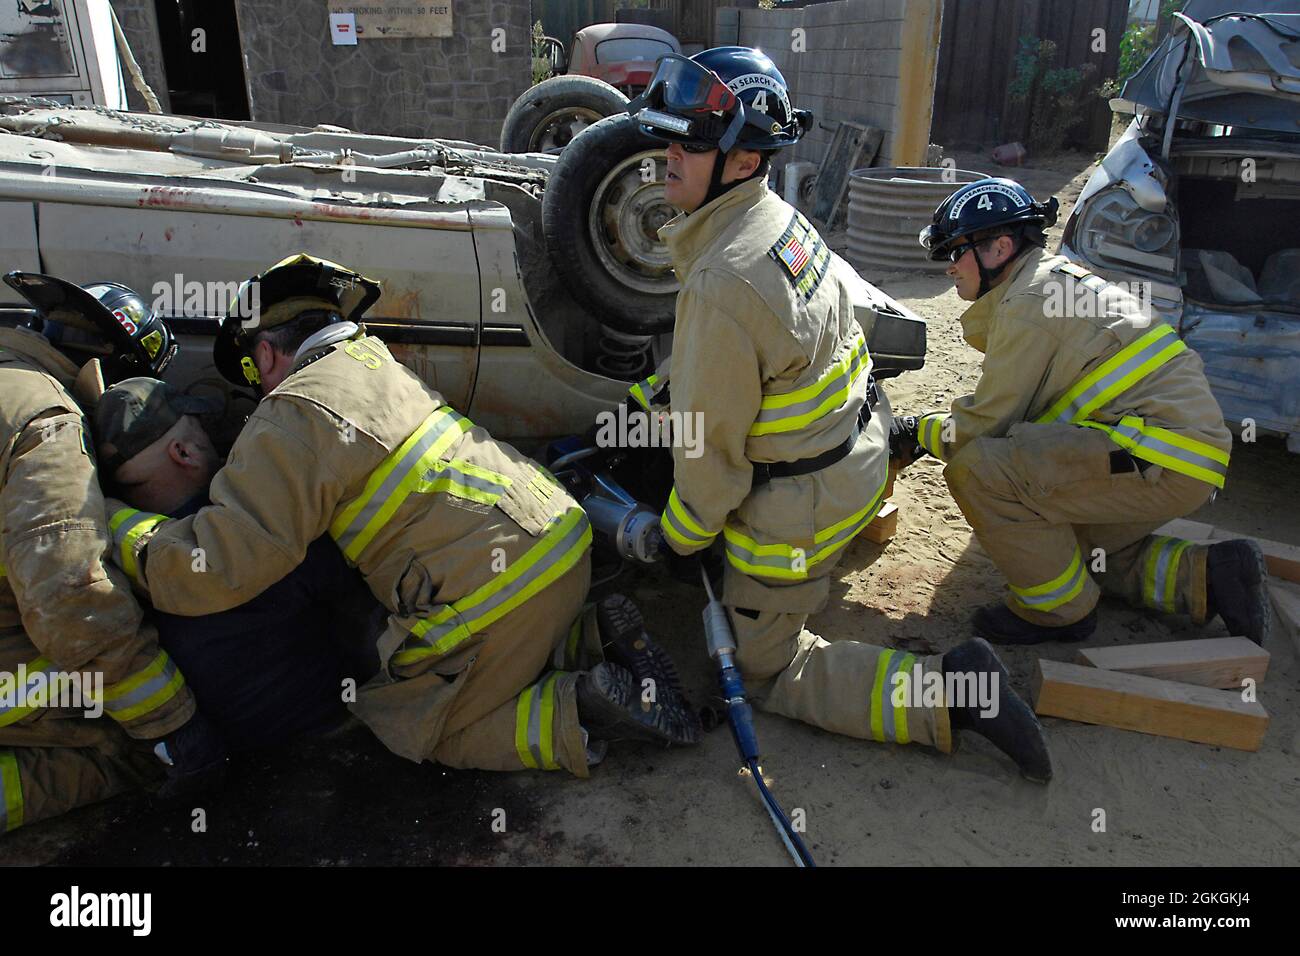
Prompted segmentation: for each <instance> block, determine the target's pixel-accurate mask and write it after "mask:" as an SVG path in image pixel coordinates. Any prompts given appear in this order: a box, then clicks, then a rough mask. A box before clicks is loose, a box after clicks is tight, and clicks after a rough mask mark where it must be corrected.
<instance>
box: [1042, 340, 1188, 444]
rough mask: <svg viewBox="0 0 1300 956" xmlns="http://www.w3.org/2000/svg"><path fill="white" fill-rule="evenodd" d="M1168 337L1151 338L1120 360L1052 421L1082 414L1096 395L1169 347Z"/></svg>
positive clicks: (1070, 420)
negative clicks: (1115, 366)
mask: <svg viewBox="0 0 1300 956" xmlns="http://www.w3.org/2000/svg"><path fill="white" fill-rule="evenodd" d="M1169 331H1170V332H1174V329H1173V328H1172V326H1171V327H1169ZM1169 338H1170V336H1169V335H1168V334H1165V335H1161V336H1158V337H1156V338H1154V339H1152V340H1151V341H1150V342H1148V343H1147V345H1146V347H1145V348H1143V349H1142V350H1141V351H1139V352H1138V353H1137V354H1135V355H1133V356H1132V357H1130V358H1128V359H1127V360H1125V361H1123V362H1121V363H1120V364H1119V366H1118V367H1117V368H1115V369H1114V370H1113V371H1112V372H1111V373H1110V374H1109V375H1106V376H1105V377H1103V378H1100V379H1098V380H1097V381H1095V382H1093V383H1092V384H1091V385H1090V386H1088V387H1087V388H1086V389H1084V390H1083V391H1082V392H1080V393H1079V394H1078V395H1076V396H1075V397H1074V399H1073V400H1072V401H1071V402H1070V404H1069V405H1067V406H1066V407H1065V408H1064V409H1062V411H1061V412H1060V414H1058V415H1057V416H1056V418H1055V419H1054V421H1058V422H1073V421H1074V420H1075V419H1076V418H1079V417H1081V416H1082V415H1083V409H1084V408H1085V407H1087V405H1088V404H1089V403H1090V402H1092V401H1093V400H1094V399H1095V398H1097V396H1099V395H1101V394H1102V393H1103V392H1106V391H1108V390H1110V389H1112V388H1115V387H1116V386H1117V385H1119V383H1120V382H1122V381H1123V380H1124V378H1125V377H1126V376H1128V375H1131V374H1133V372H1135V371H1137V370H1138V369H1139V368H1141V367H1142V365H1143V364H1145V363H1146V362H1148V361H1150V360H1151V359H1153V358H1155V357H1156V356H1157V355H1159V354H1160V353H1161V352H1163V351H1164V350H1165V349H1167V348H1169V346H1170V345H1171V344H1172V343H1171V342H1170V341H1169ZM1174 341H1178V338H1177V333H1176V332H1174Z"/></svg>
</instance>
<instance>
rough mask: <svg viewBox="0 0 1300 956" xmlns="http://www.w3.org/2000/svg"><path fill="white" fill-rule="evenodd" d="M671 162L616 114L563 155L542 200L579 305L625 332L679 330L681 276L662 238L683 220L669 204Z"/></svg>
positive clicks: (557, 258)
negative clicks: (674, 221)
mask: <svg viewBox="0 0 1300 956" xmlns="http://www.w3.org/2000/svg"><path fill="white" fill-rule="evenodd" d="M666 163H667V161H666V159H665V158H664V145H663V144H662V143H660V142H658V141H657V140H654V139H651V138H650V137H649V136H646V135H645V134H644V133H642V132H641V130H640V128H639V127H638V126H637V123H636V119H635V118H634V117H632V116H629V115H628V114H626V113H624V114H622V115H621V116H610V117H607V118H606V119H603V120H601V121H600V122H599V123H596V124H594V125H593V126H591V127H589V128H588V129H586V130H585V131H584V132H583V133H582V135H581V136H579V137H578V138H577V139H575V140H574V141H573V145H571V146H570V147H569V148H568V149H566V150H565V151H564V152H563V154H561V156H560V159H559V161H558V162H557V163H556V164H555V169H554V171H553V172H552V173H551V176H550V180H549V181H548V182H547V184H546V193H545V195H543V197H542V231H543V233H544V234H545V236H546V247H547V251H548V252H549V253H550V256H551V262H552V263H553V264H554V265H555V270H556V272H557V273H558V274H559V275H560V277H561V278H562V279H563V280H564V284H565V286H566V287H567V289H568V291H569V293H570V294H571V295H572V296H573V297H574V298H575V299H576V300H578V302H579V304H581V305H583V306H584V307H586V309H587V310H588V311H589V312H591V313H592V315H594V316H595V317H596V319H597V321H599V322H602V323H604V324H605V325H608V326H609V327H610V328H612V329H615V330H617V331H619V332H624V333H628V334H632V335H657V334H659V333H662V332H669V331H671V330H672V327H673V316H674V309H675V305H676V301H677V277H676V275H674V273H673V270H672V260H671V258H670V257H669V255H668V248H667V246H665V245H664V243H663V242H661V241H660V240H659V236H658V231H659V227H660V226H662V225H663V224H664V223H665V222H667V221H668V220H669V219H671V218H672V217H673V216H675V215H676V214H677V210H676V209H674V208H673V207H672V206H670V205H668V203H667V202H666V201H665V200H664V198H663V194H664V178H665V169H666ZM649 164H653V167H651V166H650V165H649ZM652 172H653V175H651V173H652Z"/></svg>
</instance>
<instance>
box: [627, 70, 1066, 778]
mask: <svg viewBox="0 0 1300 956" xmlns="http://www.w3.org/2000/svg"><path fill="white" fill-rule="evenodd" d="M628 109H629V112H632V113H635V115H636V116H637V119H638V120H639V121H640V124H641V127H642V130H643V131H644V132H646V133H647V134H649V135H651V136H654V137H656V138H658V139H661V140H663V141H665V142H667V143H668V144H669V145H668V152H667V169H668V176H667V182H666V184H665V196H666V198H667V200H668V201H669V202H670V203H672V204H673V205H675V206H677V207H678V208H680V209H682V210H683V214H682V215H680V216H678V217H676V218H675V219H673V220H672V221H671V222H669V223H668V224H667V225H665V226H664V227H663V228H662V229H661V230H660V233H659V235H660V237H661V238H662V239H663V240H664V241H665V242H666V243H667V245H668V250H669V253H670V254H671V256H672V260H673V267H674V269H675V271H676V273H677V277H678V279H679V281H680V282H681V291H680V292H679V293H678V296H677V314H676V323H675V326H674V330H673V334H674V339H673V343H674V344H673V354H672V357H671V359H670V362H671V373H672V375H671V382H670V381H669V375H668V365H667V364H665V365H664V366H663V367H661V369H660V370H659V371H658V373H657V374H656V375H655V376H652V377H651V378H650V379H648V380H647V381H645V382H643V383H640V384H638V385H637V386H634V387H633V389H632V397H633V399H634V400H636V402H637V403H638V405H639V406H640V407H641V408H642V409H644V410H646V411H647V412H654V413H658V412H667V411H668V410H669V408H670V406H671V411H672V413H673V414H674V415H678V416H698V419H699V421H700V422H701V425H702V429H700V430H698V431H700V432H702V434H703V441H702V443H701V448H700V449H696V450H697V451H699V454H698V455H688V454H686V449H684V448H682V447H676V446H675V447H674V448H673V450H672V453H673V485H672V490H671V493H670V494H669V495H668V498H667V505H666V507H665V508H664V511H663V515H662V518H661V522H662V527H663V531H664V536H665V540H666V541H667V544H668V546H669V548H670V549H671V554H670V555H669V559H670V561H671V562H672V563H674V564H676V565H678V566H679V568H678V573H679V574H681V575H682V576H683V577H684V578H685V579H686V580H691V579H694V580H696V581H698V580H699V577H700V575H699V570H698V565H697V566H696V567H695V568H691V567H690V566H689V565H690V561H689V560H687V559H695V560H698V556H700V555H702V554H706V553H709V552H711V551H715V550H716V548H717V547H720V548H721V549H722V550H723V551H724V553H725V560H726V567H725V578H724V593H723V599H722V600H723V603H724V605H725V606H726V609H727V615H728V618H729V620H730V623H731V627H732V629H733V631H734V632H735V635H736V637H737V641H738V649H739V654H738V662H739V665H740V669H741V671H742V672H743V673H744V676H745V678H746V680H747V683H748V686H749V688H750V691H751V692H752V696H753V698H754V699H755V701H756V702H757V703H758V705H759V706H760V707H762V708H764V709H766V710H768V711H771V712H773V713H778V714H782V715H784V716H787V717H791V718H794V719H796V720H802V721H804V722H806V723H810V724H813V725H815V726H818V727H822V728H824V729H826V730H831V731H834V732H836V733H841V734H846V735H849V736H852V737H859V738H865V739H869V740H878V741H894V742H897V743H908V742H915V743H923V744H929V745H930V746H933V747H936V748H938V749H939V750H941V751H943V752H945V753H946V752H950V751H951V750H952V749H953V744H954V739H953V738H954V736H955V734H954V730H955V729H957V728H969V729H971V730H973V731H975V732H976V733H980V734H983V735H984V736H986V737H988V738H989V739H990V740H991V741H992V742H993V743H994V744H996V745H997V746H998V747H1000V748H1001V749H1002V750H1003V751H1004V752H1006V753H1007V754H1008V755H1009V756H1010V757H1011V758H1012V759H1014V760H1015V762H1016V763H1017V765H1018V766H1019V767H1020V770H1021V772H1022V773H1023V774H1024V775H1025V776H1027V777H1029V778H1031V779H1034V780H1039V781H1046V780H1047V779H1049V778H1050V776H1051V761H1050V757H1049V755H1048V751H1047V744H1046V740H1045V738H1044V735H1043V729H1042V727H1041V725H1040V724H1039V723H1038V720H1037V718H1036V717H1035V716H1034V714H1033V712H1032V711H1031V710H1030V709H1029V708H1028V707H1027V706H1026V705H1025V703H1024V701H1022V700H1021V699H1020V698H1019V697H1018V696H1017V695H1016V694H1015V692H1014V691H1013V690H1012V689H1011V686H1010V680H1009V676H1008V674H1007V671H1006V669H1005V668H1004V667H1003V665H1002V663H1001V661H999V660H998V658H997V656H996V655H995V654H994V652H993V650H992V648H990V647H989V646H988V644H987V643H985V642H984V641H980V640H974V641H967V642H966V643H964V644H961V645H958V646H957V647H955V648H953V649H952V650H950V651H948V653H947V654H929V655H916V654H912V653H908V652H906V651H903V650H895V649H887V648H881V647H876V646H873V645H871V644H866V643H862V642H858V641H836V642H833V643H832V642H828V641H825V640H822V639H821V638H820V637H818V636H817V635H816V634H813V633H812V632H811V631H809V630H807V629H806V628H805V627H804V623H805V621H806V620H807V617H808V615H809V614H812V613H815V612H816V611H819V610H821V608H822V607H824V606H825V603H826V600H827V596H828V594H829V582H830V574H831V571H832V569H833V568H834V567H835V565H836V564H837V563H838V561H839V560H840V558H841V557H842V556H843V554H844V553H845V549H846V548H847V546H848V544H849V542H851V541H852V540H853V538H854V537H855V536H856V535H857V534H858V533H859V532H860V531H861V530H862V529H863V528H864V527H866V525H867V524H868V523H869V522H870V521H871V519H872V518H873V517H874V516H875V514H876V512H877V511H878V510H879V507H880V504H881V501H882V498H883V493H884V487H885V480H886V473H887V467H888V436H889V423H890V409H889V402H888V400H887V399H886V398H885V397H884V395H883V393H879V392H878V390H877V389H876V388H875V387H874V385H873V384H872V379H871V374H870V372H871V357H870V355H869V354H868V353H867V347H866V341H865V338H864V336H863V332H862V329H861V328H860V327H859V325H858V323H857V321H856V319H855V316H854V312H853V308H852V304H851V300H850V295H849V292H848V289H847V287H846V285H845V284H844V283H842V282H841V280H840V278H839V274H838V272H837V270H838V268H840V267H841V265H842V264H841V263H837V262H834V261H833V257H832V254H831V251H830V249H829V248H828V247H827V245H826V244H825V242H823V240H822V239H821V237H820V236H819V235H818V234H817V232H816V231H815V230H814V229H813V228H812V226H811V225H810V224H809V223H808V221H807V220H806V219H805V218H804V217H803V216H802V215H801V214H800V213H798V212H797V211H796V210H794V209H793V208H792V207H791V206H789V205H787V204H786V203H785V202H783V201H782V200H781V199H780V198H778V197H777V196H775V195H774V194H773V193H771V192H770V191H769V190H768V188H767V182H766V174H767V170H768V166H769V162H770V157H771V156H772V154H774V153H775V152H776V151H777V150H779V149H781V148H782V147H785V146H789V145H792V144H793V143H795V142H797V141H798V140H799V138H800V137H801V136H802V135H803V133H804V131H805V130H806V129H807V128H808V125H809V123H810V122H811V117H810V116H809V115H808V114H807V113H805V112H803V111H799V110H793V109H792V108H791V105H790V100H789V94H788V92H787V89H786V83H785V80H784V78H783V77H782V75H781V73H780V71H779V70H777V68H776V66H775V65H774V64H773V63H772V61H771V60H770V59H769V58H768V57H767V56H766V55H765V54H763V53H762V52H760V51H757V50H752V49H748V48H745V47H721V48H718V49H713V50H706V51H704V52H703V53H700V54H697V55H696V56H695V57H693V58H691V59H687V58H685V57H680V56H665V57H664V58H663V59H661V60H660V62H659V66H658V68H657V70H656V73H655V76H654V77H653V79H652V82H651V84H650V86H649V87H648V88H647V90H646V92H645V93H644V94H643V95H642V96H641V97H639V98H638V99H637V100H635V101H633V102H632V103H631V104H630V105H629V107H628ZM845 267H846V266H845ZM846 268H847V267H846ZM670 387H671V396H670V392H669V389H670ZM682 565H686V567H685V568H682V567H681V566H682ZM949 674H951V675H953V676H954V677H955V676H956V675H958V674H961V675H969V676H970V677H972V678H974V679H976V680H982V681H983V686H994V687H996V688H997V699H996V700H995V701H991V702H990V703H991V704H994V705H996V706H990V707H988V708H986V709H985V712H984V714H983V715H981V714H980V711H981V708H980V707H979V706H978V704H977V703H976V701H974V700H971V699H964V700H958V699H957V698H956V696H955V695H938V696H931V695H925V696H924V697H923V696H922V695H921V694H920V693H919V691H920V686H921V685H926V684H928V685H933V684H934V680H933V678H935V677H944V678H947V676H948V675H949ZM909 680H910V681H911V682H912V684H913V686H912V688H911V691H909V690H908V687H907V682H908V681H909ZM945 683H948V682H947V681H945Z"/></svg>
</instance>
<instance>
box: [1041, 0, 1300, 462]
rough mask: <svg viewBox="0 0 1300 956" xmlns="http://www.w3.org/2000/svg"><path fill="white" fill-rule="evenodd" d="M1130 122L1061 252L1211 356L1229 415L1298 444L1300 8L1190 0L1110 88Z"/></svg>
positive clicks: (1289, 3)
mask: <svg viewBox="0 0 1300 956" xmlns="http://www.w3.org/2000/svg"><path fill="white" fill-rule="evenodd" d="M1111 108H1112V109H1113V110H1114V111H1115V112H1116V113H1121V114H1131V115H1133V117H1134V119H1133V121H1132V123H1131V124H1130V126H1129V128H1128V130H1127V132H1126V133H1125V134H1124V136H1123V137H1122V138H1121V139H1120V140H1119V141H1118V142H1117V143H1116V144H1115V147H1114V148H1113V149H1112V150H1111V151H1110V153H1109V154H1108V155H1107V156H1106V158H1105V159H1104V160H1103V161H1102V163H1101V166H1100V168H1099V169H1097V171H1096V172H1095V173H1094V174H1093V176H1092V178H1091V179H1090V180H1089V181H1088V183H1087V185H1086V186H1085V188H1084V190H1083V192H1082V193H1081V194H1080V196H1079V201H1078V204H1077V205H1076V206H1075V208H1074V211H1073V213H1072V214H1071V216H1070V219H1069V221H1068V222H1067V223H1066V226H1065V233H1064V238H1063V240H1062V245H1061V251H1062V253H1064V254H1065V255H1068V256H1070V257H1071V258H1073V259H1075V260H1077V261H1078V262H1080V263H1083V264H1085V265H1087V266H1088V267H1090V268H1091V269H1093V270H1094V271H1096V272H1097V273H1099V274H1101V275H1104V276H1105V277H1107V278H1109V279H1112V280H1114V281H1117V282H1126V283H1140V288H1142V289H1143V290H1145V291H1146V292H1147V293H1148V294H1149V295H1150V300H1151V304H1152V306H1153V307H1154V310H1155V311H1156V312H1157V313H1158V314H1160V315H1161V316H1162V317H1163V318H1164V319H1166V320H1167V321H1169V322H1170V323H1171V324H1173V325H1174V326H1175V327H1176V328H1177V329H1178V330H1179V333H1180V334H1181V335H1182V337H1183V338H1184V339H1185V340H1186V342H1187V344H1188V345H1190V346H1192V347H1193V348H1195V349H1196V350H1197V352H1198V353H1199V354H1200V355H1201V357H1202V359H1204V361H1205V369H1206V374H1207V375H1208V376H1209V379H1210V384H1211V385H1212V387H1213V388H1214V392H1215V395H1216V396H1217V398H1218V400H1219V404H1220V405H1221V406H1222V408H1223V414H1224V418H1225V420H1226V421H1227V422H1228V424H1229V425H1230V426H1231V427H1233V428H1236V429H1240V428H1243V427H1247V426H1248V425H1249V424H1250V423H1251V422H1253V423H1254V426H1255V429H1256V430H1257V431H1258V432H1259V433H1261V434H1267V433H1272V434H1277V435H1283V436H1286V438H1287V447H1288V448H1289V449H1290V450H1291V451H1293V452H1300V12H1297V3H1296V0H1190V2H1189V3H1188V4H1187V5H1186V8H1185V9H1184V11H1183V12H1182V13H1180V14H1175V18H1174V24H1173V28H1172V30H1171V31H1170V34H1169V35H1168V36H1167V37H1166V38H1165V40H1164V42H1163V43H1161V44H1160V46H1159V47H1157V49H1156V50H1155V52H1154V53H1153V54H1152V55H1151V57H1150V58H1149V59H1148V60H1147V61H1146V63H1144V64H1143V65H1142V67H1141V68H1140V69H1139V70H1138V71H1137V73H1135V74H1134V75H1133V76H1132V77H1130V78H1129V80H1128V82H1126V83H1125V84H1124V88H1123V91H1122V92H1121V95H1120V98H1118V99H1115V100H1112V101H1111Z"/></svg>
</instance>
